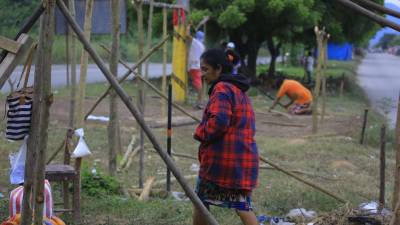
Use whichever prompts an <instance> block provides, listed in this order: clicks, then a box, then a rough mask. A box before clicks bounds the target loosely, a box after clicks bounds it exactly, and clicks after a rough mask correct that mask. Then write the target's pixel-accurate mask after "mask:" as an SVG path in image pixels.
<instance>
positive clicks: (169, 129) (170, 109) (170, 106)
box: [167, 79, 172, 192]
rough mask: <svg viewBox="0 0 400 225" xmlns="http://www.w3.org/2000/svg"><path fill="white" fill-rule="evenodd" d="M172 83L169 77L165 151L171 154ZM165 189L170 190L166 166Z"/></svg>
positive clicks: (168, 173)
mask: <svg viewBox="0 0 400 225" xmlns="http://www.w3.org/2000/svg"><path fill="white" fill-rule="evenodd" d="M171 124H172V84H171V79H170V80H169V82H168V121H167V153H168V155H169V156H171V139H172V126H171ZM167 191H168V192H169V191H171V171H170V170H169V169H168V167H167Z"/></svg>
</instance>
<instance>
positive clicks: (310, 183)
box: [259, 156, 348, 203]
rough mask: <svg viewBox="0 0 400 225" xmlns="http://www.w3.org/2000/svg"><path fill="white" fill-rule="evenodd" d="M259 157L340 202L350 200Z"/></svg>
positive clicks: (261, 158)
mask: <svg viewBox="0 0 400 225" xmlns="http://www.w3.org/2000/svg"><path fill="white" fill-rule="evenodd" d="M259 158H260V160H261V161H263V162H265V163H267V164H269V165H271V166H272V167H274V168H275V169H277V170H279V171H281V172H283V173H285V174H287V175H289V176H291V177H293V178H294V179H296V180H298V181H301V182H303V183H305V184H307V185H308V186H311V187H313V188H315V189H317V190H319V191H321V192H323V193H325V194H327V195H329V196H331V197H333V198H334V199H336V200H338V201H340V202H342V203H347V202H348V201H346V200H344V199H343V198H341V197H339V196H338V195H337V194H335V193H332V192H330V191H328V190H326V189H325V188H323V187H320V186H319V185H317V184H314V183H312V182H311V181H308V180H306V179H304V178H301V177H299V176H298V175H296V174H294V173H293V172H291V171H288V170H286V169H283V168H282V167H280V166H279V165H278V164H275V163H273V162H271V161H269V160H268V159H266V158H264V157H262V156H260V157H259Z"/></svg>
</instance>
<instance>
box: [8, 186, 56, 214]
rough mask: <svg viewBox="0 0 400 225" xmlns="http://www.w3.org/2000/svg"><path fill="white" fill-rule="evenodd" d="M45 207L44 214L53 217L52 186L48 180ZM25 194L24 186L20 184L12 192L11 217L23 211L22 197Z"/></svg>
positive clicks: (45, 187)
mask: <svg viewBox="0 0 400 225" xmlns="http://www.w3.org/2000/svg"><path fill="white" fill-rule="evenodd" d="M44 190H45V191H44V192H45V194H44V202H45V204H44V206H43V207H44V208H43V216H46V217H48V218H52V217H53V197H52V195H51V186H50V182H49V181H48V180H45V181H44ZM23 196H24V186H18V187H17V188H15V189H14V190H12V191H11V193H10V208H9V210H10V218H11V217H13V216H15V215H16V214H20V213H21V211H22V199H23ZM31 201H32V200H31Z"/></svg>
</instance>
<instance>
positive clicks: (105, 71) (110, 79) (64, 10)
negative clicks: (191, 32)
mask: <svg viewBox="0 0 400 225" xmlns="http://www.w3.org/2000/svg"><path fill="white" fill-rule="evenodd" d="M56 1H57V5H58V6H59V8H60V10H61V12H62V14H63V15H64V16H65V18H66V19H67V20H68V22H69V23H70V25H71V26H72V27H73V29H74V31H75V32H76V34H77V35H78V38H79V40H80V41H81V42H82V44H83V46H84V47H85V49H86V50H87V51H88V53H89V54H90V55H91V56H92V58H93V60H94V61H95V62H96V64H97V66H98V67H99V68H100V70H101V71H102V72H103V74H104V76H105V77H106V78H107V80H108V82H110V84H111V85H112V87H113V88H114V89H115V91H116V92H117V94H118V95H119V96H120V98H121V100H122V101H123V102H124V104H125V105H126V106H127V108H128V110H129V111H130V112H131V113H132V115H133V116H134V117H135V119H136V121H137V122H138V124H139V125H140V126H141V128H142V129H143V131H144V132H145V133H146V135H147V137H148V139H149V141H150V142H151V143H152V144H153V147H154V149H155V150H156V151H157V152H158V154H159V155H160V157H161V159H162V160H163V161H164V162H165V164H167V166H168V168H169V169H170V170H171V172H172V174H173V175H174V176H175V177H176V179H177V181H178V182H179V184H180V185H181V187H182V189H183V190H184V191H185V193H186V195H187V196H188V197H189V199H190V200H191V201H192V203H193V204H194V206H195V207H196V208H197V209H198V210H199V211H200V213H201V214H202V215H203V216H204V219H205V220H206V221H207V222H208V223H209V224H210V225H218V222H217V221H216V220H215V218H214V217H213V216H212V214H211V213H210V212H209V211H208V210H207V208H206V207H205V206H204V205H203V203H202V202H201V200H200V199H199V197H198V196H197V195H196V193H195V192H194V191H193V189H192V188H191V187H190V185H189V184H188V183H187V182H186V180H185V178H184V176H183V175H182V173H181V172H180V170H179V169H178V168H177V167H176V165H175V164H174V162H173V161H172V159H171V157H169V156H168V154H166V152H165V150H164V149H163V148H162V147H161V145H160V143H159V142H158V141H157V139H156V137H155V135H154V134H153V132H152V131H151V130H150V128H149V127H148V126H147V124H146V122H145V121H144V119H143V117H142V116H141V114H140V113H139V111H138V109H137V107H136V106H135V105H134V104H132V102H131V99H130V97H129V96H128V95H127V94H126V92H125V91H124V90H123V89H122V87H121V85H119V83H118V80H116V79H115V78H114V76H113V75H112V74H111V72H110V71H109V70H108V69H107V67H106V66H105V63H104V62H103V60H102V59H101V58H100V56H99V55H98V54H97V52H96V51H95V50H94V48H93V47H92V46H91V44H90V42H89V41H88V40H87V39H86V37H85V35H84V34H83V32H82V30H81V29H80V28H79V25H78V24H77V23H76V21H75V20H74V19H73V18H72V17H71V14H70V13H69V12H68V9H67V8H66V7H65V5H64V3H63V2H62V0H56Z"/></svg>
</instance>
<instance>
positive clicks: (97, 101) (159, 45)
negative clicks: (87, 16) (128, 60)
mask: <svg viewBox="0 0 400 225" xmlns="http://www.w3.org/2000/svg"><path fill="white" fill-rule="evenodd" d="M168 38H169V36H167V37H166V38H164V39H163V40H162V41H161V42H160V43H158V44H157V45H156V46H154V47H153V48H152V49H151V50H150V51H149V53H147V54H146V55H145V56H143V57H142V58H141V59H139V61H138V62H137V63H136V64H135V65H134V66H133V67H132V68H130V67H129V66H128V69H129V70H128V71H127V72H126V73H125V74H124V75H123V76H122V77H121V78H120V79H119V80H118V83H122V82H123V81H124V80H125V79H126V78H128V76H129V75H130V74H131V73H132V71H135V70H136V69H137V68H138V67H139V66H140V65H141V64H142V63H143V62H144V61H145V60H146V59H147V58H148V57H150V56H151V55H152V54H153V53H154V52H156V51H157V50H158V49H159V48H160V47H161V46H162V45H163V44H164V43H165V42H166V41H167V40H168ZM103 48H104V47H103ZM111 89H112V86H111V85H110V86H109V87H108V88H107V90H106V91H105V92H104V93H103V94H102V95H101V96H100V97H99V98H98V99H97V100H96V102H95V103H94V104H93V106H92V107H91V108H90V109H89V110H88V112H87V113H86V115H85V120H87V118H88V116H89V115H90V114H91V113H92V112H93V111H94V110H95V109H96V107H97V106H98V105H99V104H100V102H101V101H102V100H103V99H104V98H105V97H106V96H107V95H108V94H109V93H110V91H111Z"/></svg>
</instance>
